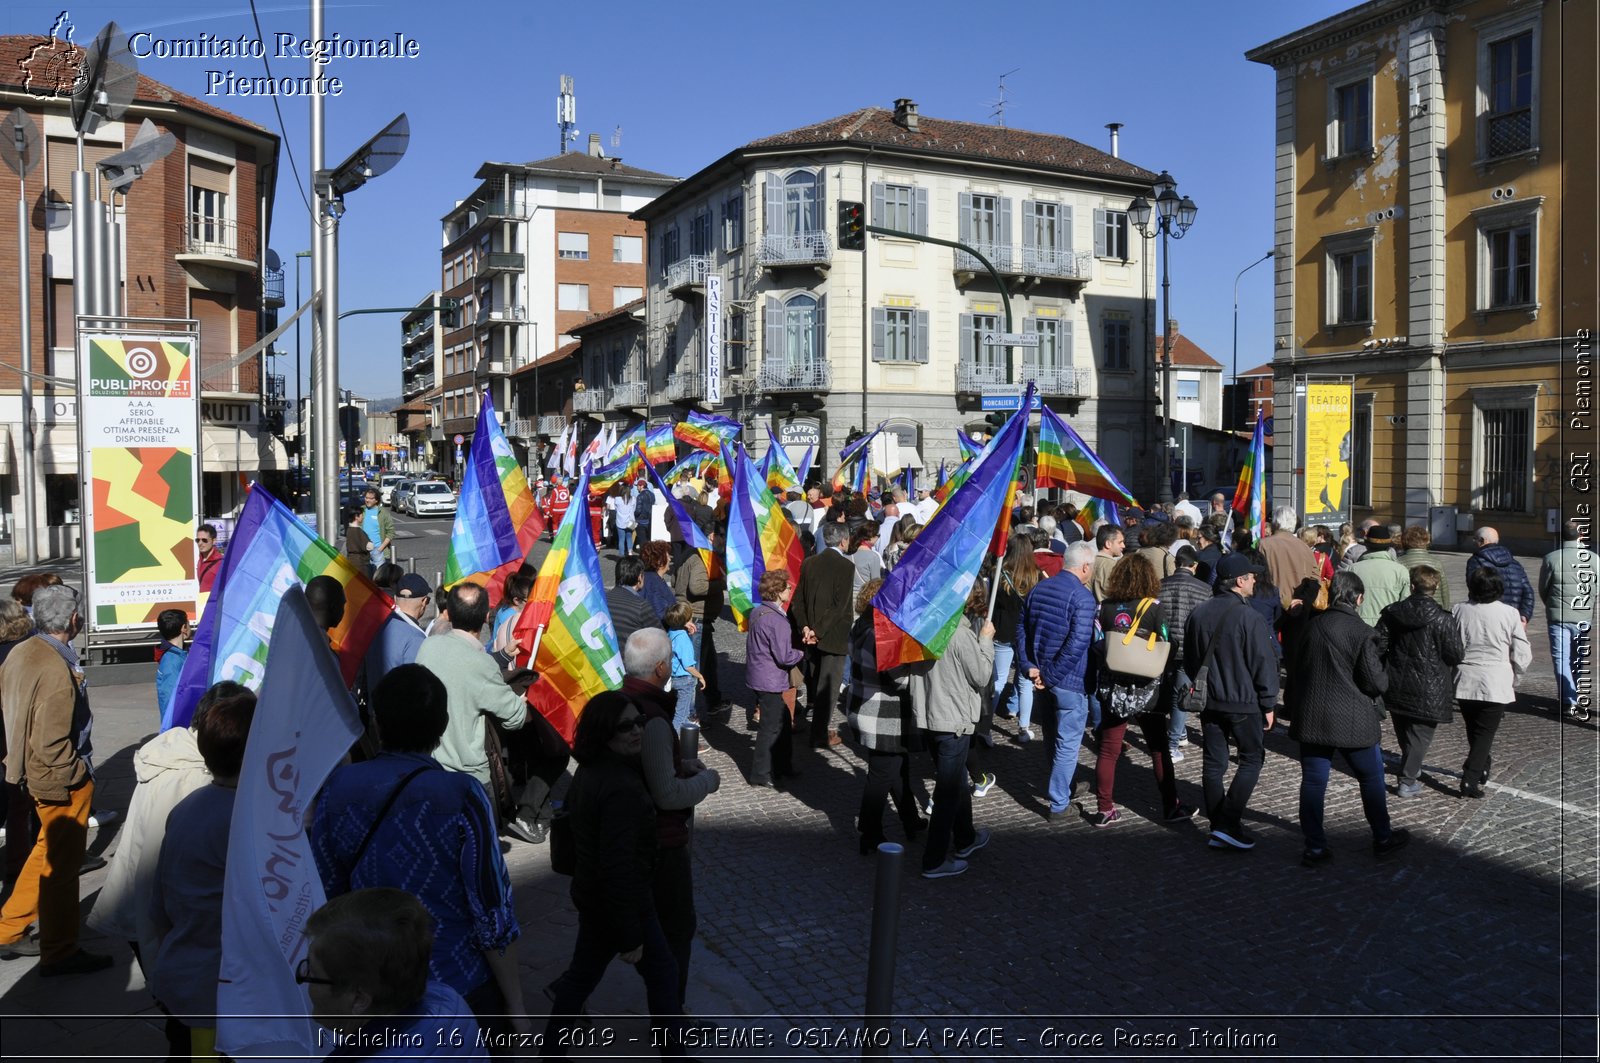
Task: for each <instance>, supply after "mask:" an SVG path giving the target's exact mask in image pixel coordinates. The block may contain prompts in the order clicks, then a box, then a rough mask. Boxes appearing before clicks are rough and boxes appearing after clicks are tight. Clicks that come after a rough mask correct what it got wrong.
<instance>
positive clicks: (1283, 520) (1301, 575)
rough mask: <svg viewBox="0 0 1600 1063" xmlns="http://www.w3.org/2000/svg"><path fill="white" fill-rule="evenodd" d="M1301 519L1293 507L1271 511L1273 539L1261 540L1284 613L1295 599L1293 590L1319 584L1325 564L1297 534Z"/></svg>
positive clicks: (1268, 568) (1271, 536)
mask: <svg viewBox="0 0 1600 1063" xmlns="http://www.w3.org/2000/svg"><path fill="white" fill-rule="evenodd" d="M1298 520H1299V518H1298V517H1297V516H1296V515H1295V511H1294V507H1293V506H1279V507H1278V508H1277V509H1275V510H1273V511H1272V523H1273V525H1274V526H1275V527H1276V529H1277V530H1276V531H1274V532H1273V533H1272V534H1271V535H1269V536H1267V537H1266V538H1264V539H1262V540H1261V545H1260V547H1259V549H1260V550H1261V560H1262V561H1264V562H1266V565H1267V572H1268V573H1269V574H1270V575H1271V576H1272V585H1273V586H1274V587H1276V588H1278V600H1279V601H1280V602H1282V604H1283V607H1284V608H1285V609H1288V608H1289V603H1290V601H1292V600H1293V598H1294V589H1295V588H1296V587H1298V586H1300V581H1301V580H1304V579H1311V580H1320V579H1321V578H1322V562H1321V560H1320V559H1319V558H1318V557H1317V552H1316V551H1315V550H1313V549H1311V547H1309V546H1307V545H1306V544H1305V543H1303V542H1301V541H1300V537H1299V536H1298V535H1296V534H1295V533H1294V531H1295V528H1296V527H1297V525H1298Z"/></svg>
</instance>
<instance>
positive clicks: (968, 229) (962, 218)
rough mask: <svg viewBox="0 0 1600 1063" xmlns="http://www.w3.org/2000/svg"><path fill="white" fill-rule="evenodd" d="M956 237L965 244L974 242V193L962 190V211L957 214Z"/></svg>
mask: <svg viewBox="0 0 1600 1063" xmlns="http://www.w3.org/2000/svg"><path fill="white" fill-rule="evenodd" d="M956 238H957V239H958V240H960V241H961V242H962V243H964V244H970V243H972V193H971V192H962V193H961V196H960V212H959V214H958V216H957V236H956Z"/></svg>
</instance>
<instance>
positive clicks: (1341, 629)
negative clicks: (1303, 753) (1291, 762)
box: [1289, 605, 1389, 749]
mask: <svg viewBox="0 0 1600 1063" xmlns="http://www.w3.org/2000/svg"><path fill="white" fill-rule="evenodd" d="M1289 667H1290V668H1291V669H1292V670H1293V671H1294V672H1295V673H1296V674H1295V681H1294V684H1293V686H1292V690H1293V692H1294V697H1295V701H1296V704H1294V705H1292V706H1290V708H1291V709H1292V710H1293V717H1294V718H1293V719H1292V720H1291V721H1290V724H1289V737H1290V738H1293V739H1294V740H1295V741H1296V742H1300V743H1303V744H1306V745H1317V746H1332V747H1333V748H1335V749H1367V748H1369V747H1371V746H1375V745H1377V744H1378V741H1379V739H1380V738H1381V737H1382V734H1381V732H1380V731H1379V729H1378V721H1380V720H1381V719H1383V707H1382V706H1381V705H1379V704H1378V702H1377V700H1376V699H1377V698H1379V697H1381V696H1382V695H1383V693H1384V692H1385V691H1386V690H1388V689H1389V677H1388V674H1387V673H1385V672H1384V670H1383V661H1382V659H1380V658H1379V656H1378V640H1377V636H1376V634H1375V633H1374V632H1373V630H1372V628H1370V627H1368V626H1367V624H1366V621H1364V620H1362V619H1361V617H1360V616H1358V615H1357V614H1356V611H1355V610H1354V609H1352V608H1350V607H1349V606H1347V605H1330V606H1329V607H1328V608H1327V609H1326V610H1325V611H1323V612H1321V613H1318V614H1316V615H1315V616H1313V617H1312V618H1311V619H1310V620H1309V621H1308V622H1307V625H1306V632H1305V637H1304V638H1302V639H1300V640H1299V645H1298V646H1297V647H1296V648H1295V656H1294V659H1293V660H1292V661H1290V662H1289Z"/></svg>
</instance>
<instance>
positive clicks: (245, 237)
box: [177, 214, 282, 305]
mask: <svg viewBox="0 0 1600 1063" xmlns="http://www.w3.org/2000/svg"><path fill="white" fill-rule="evenodd" d="M255 243H256V240H255V233H254V232H253V231H252V230H250V229H242V228H240V226H239V223H238V222H235V221H233V220H231V219H228V218H221V217H218V216H216V215H215V214H190V215H189V217H188V218H187V219H186V220H185V222H184V226H183V253H182V254H181V255H178V256H177V257H178V260H179V261H180V262H181V261H183V260H184V259H185V258H189V259H194V260H196V261H203V262H206V263H208V264H210V265H215V266H222V267H223V268H224V269H234V270H240V271H242V272H254V271H255V268H256V263H255V255H256V247H255ZM279 305H282V304H281V303H280V304H279Z"/></svg>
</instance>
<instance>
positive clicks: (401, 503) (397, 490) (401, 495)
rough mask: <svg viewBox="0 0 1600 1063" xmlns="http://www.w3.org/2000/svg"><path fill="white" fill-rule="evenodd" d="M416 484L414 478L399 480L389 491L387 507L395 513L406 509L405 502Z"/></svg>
mask: <svg viewBox="0 0 1600 1063" xmlns="http://www.w3.org/2000/svg"><path fill="white" fill-rule="evenodd" d="M416 485H417V481H416V480H401V481H400V482H399V483H397V484H395V485H394V487H393V489H392V490H390V492H389V508H390V509H392V510H394V511H395V512H396V513H404V512H405V511H406V502H407V500H408V499H410V497H411V489H412V488H413V487H415V486H416Z"/></svg>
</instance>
